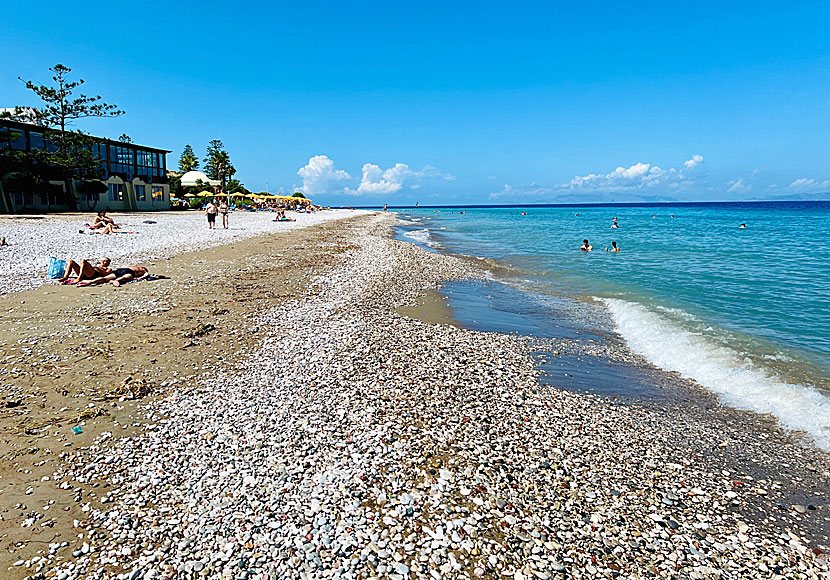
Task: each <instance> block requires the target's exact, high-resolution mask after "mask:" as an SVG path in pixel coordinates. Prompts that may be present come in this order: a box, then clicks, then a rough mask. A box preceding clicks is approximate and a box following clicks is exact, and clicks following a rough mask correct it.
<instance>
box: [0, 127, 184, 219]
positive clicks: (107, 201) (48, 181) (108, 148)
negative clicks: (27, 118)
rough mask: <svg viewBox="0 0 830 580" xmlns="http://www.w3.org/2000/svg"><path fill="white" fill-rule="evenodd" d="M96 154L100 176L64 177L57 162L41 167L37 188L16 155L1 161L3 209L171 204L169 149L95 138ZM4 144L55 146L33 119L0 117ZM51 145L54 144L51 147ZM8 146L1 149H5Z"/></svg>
mask: <svg viewBox="0 0 830 580" xmlns="http://www.w3.org/2000/svg"><path fill="white" fill-rule="evenodd" d="M92 141H93V147H92V154H93V155H94V156H95V158H96V159H98V160H99V161H100V163H101V169H102V179H100V180H92V181H90V180H78V179H70V180H64V179H63V176H62V175H60V172H59V171H57V170H56V168H54V167H44V168H42V169H39V170H38V171H39V173H40V175H39V177H40V178H41V179H40V180H39V183H38V185H37V186H36V187H32V186H31V185H30V184H28V183H27V182H26V181H25V180H22V179H19V178H18V177H19V173H20V172H18V171H16V170H15V169H16V168H15V166H14V162H13V157H11V156H6V159H9V158H11V159H12V162H11V163H10V164H3V165H0V213H21V212H44V211H71V210H80V211H94V210H102V209H105V210H110V211H153V210H162V209H169V208H170V186H169V185H168V183H167V154H168V153H170V150H168V149H159V148H156V147H146V146H143V145H136V144H135V143H124V142H121V141H114V140H112V139H107V138H105V137H92ZM0 148H2V149H5V150H6V152H7V153H8V152H13V151H32V150H36V149H40V150H46V151H49V150H55V149H56V147H55V145H54V144H51V143H49V142H48V140H47V139H46V138H45V137H44V128H43V127H42V126H40V125H37V124H35V123H30V122H21V121H17V120H11V119H2V118H0ZM50 148H51V149H50ZM2 153H3V151H0V154H2Z"/></svg>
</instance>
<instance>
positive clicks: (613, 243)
mask: <svg viewBox="0 0 830 580" xmlns="http://www.w3.org/2000/svg"><path fill="white" fill-rule="evenodd" d="M605 251H606V252H607V251H608V248H605ZM611 251H612V252H619V251H620V249H619V248H618V247H617V242H611Z"/></svg>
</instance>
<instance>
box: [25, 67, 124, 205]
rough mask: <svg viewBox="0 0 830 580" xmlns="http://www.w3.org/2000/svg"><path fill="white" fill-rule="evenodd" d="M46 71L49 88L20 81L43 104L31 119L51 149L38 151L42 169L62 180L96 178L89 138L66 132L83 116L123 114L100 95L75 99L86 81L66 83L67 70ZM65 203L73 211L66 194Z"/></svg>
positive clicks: (97, 167)
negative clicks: (49, 169) (52, 169)
mask: <svg viewBox="0 0 830 580" xmlns="http://www.w3.org/2000/svg"><path fill="white" fill-rule="evenodd" d="M49 70H50V71H52V72H53V73H54V76H53V77H52V80H53V81H54V85H52V86H49V85H39V84H35V83H34V82H32V81H23V79H20V80H21V81H23V82H24V84H25V85H26V88H27V89H29V90H30V91H32V92H34V93H35V94H36V95H37V96H38V97H40V99H41V101H43V106H42V107H40V108H38V109H36V110H35V112H34V117H35V121H36V122H37V123H38V124H39V125H42V126H43V127H44V130H43V137H44V140H45V141H46V142H47V143H49V144H51V145H52V147H46V148H45V150H44V151H42V152H39V155H40V157H41V160H40V161H41V163H43V165H44V166H50V167H55V168H57V169H58V170H59V172H60V173H61V176H62V178H63V179H64V180H65V181H69V180H71V179H73V178H74V179H91V178H97V177H100V175H101V165H100V161H99V160H98V159H96V158H95V156H94V155H93V154H92V144H93V141H92V138H91V137H90V136H89V135H87V134H86V133H84V132H82V131H80V130H74V131H72V130H70V125H72V124H73V123H74V122H75V121H77V120H78V119H84V118H87V117H118V116H119V115H123V114H124V111H121V110H120V109H119V108H118V107H117V106H116V105H110V104H107V103H104V102H102V101H101V98H102V97H101V96H100V95H98V96H94V97H90V96H87V95H85V94H83V93H82V94H80V95H77V96H75V95H74V91H75V89H77V88H78V87H80V86H82V85H83V84H84V83H85V82H86V81H84V79H80V80H77V81H70V80H69V73H70V72H72V69H71V68H69V67H66V66H64V65H62V64H56V65H55V66H53V67H52V68H50V69H49ZM68 201H69V203H70V206H71V209H77V204H76V200H75V198H74V196H71V195H70V196H69V198H68Z"/></svg>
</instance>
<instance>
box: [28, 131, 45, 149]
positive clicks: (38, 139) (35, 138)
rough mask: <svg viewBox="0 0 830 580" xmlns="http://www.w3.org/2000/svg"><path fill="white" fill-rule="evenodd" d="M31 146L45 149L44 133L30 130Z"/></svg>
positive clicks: (31, 147)
mask: <svg viewBox="0 0 830 580" xmlns="http://www.w3.org/2000/svg"><path fill="white" fill-rule="evenodd" d="M29 148H30V149H38V150H40V151H43V134H42V133H35V132H34V131H29Z"/></svg>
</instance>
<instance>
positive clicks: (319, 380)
mask: <svg viewBox="0 0 830 580" xmlns="http://www.w3.org/2000/svg"><path fill="white" fill-rule="evenodd" d="M318 215H321V216H325V217H327V218H328V217H330V218H342V217H346V216H352V215H356V212H345V211H344V212H342V213H338V212H325V213H323V214H315V215H312V216H303V215H299V216H297V217H298V222H296V224H297V225H312V224H311V223H310V222H309V223H305V222H304V220H303V218H306V219H315V218H317V216H318ZM246 217H248V216H246ZM51 219H52V218H50V220H51ZM130 219H133V220H137V223H136V227H139V226H138V224H139V223H141V222H142V221H143V220H144V219H149V220H154V221H156V222H157V223H156V224H145V225H146V226H147V227H148V228H150V227H152V228H153V230H152V231H153V232H162V231H168V232H169V231H173V230H175V231H177V232H178V233H177V234H176V236H181V237H175V238H174V237H166V238H165V237H164V236H156V235H141V236H138V235H137V236H134V237H131V238H129V240H130V241H129V242H126V241H125V242H123V243H124V246H123V247H122V246H118V247H116V246H115V245H110V246H108V247H102V246H98V245H95V244H101V243H110V244H120V243H122V239H126V237H117V238H115V239H114V240H112V241H111V240H101V238H103V236H85V235H82V234H78V233H77V229H78V228H77V227H76V228H75V233H74V235H73V234H72V233H71V224H67V223H64V222H63V220H62V218H57V219H55V220H54V221H53V222H50V223H51V224H52V225H50V226H49V228H51V229H47V228H44V229H43V230H42V231H41V230H40V229H39V228H40V224H38V228H37V229H38V233H37V235H38V236H42V238H38V239H39V240H41V239H42V242H38V245H39V246H42V250H41V251H40V253H38V254H37V255H35V256H29V255H26V253H25V252H22V251H20V252H18V253H17V254H8V253H5V252H6V251H7V250H11V251H12V252H15V251H17V250H15V245H14V244H15V240H16V239H22V238H23V237H24V236H26V235H29V234H27V233H26V232H29V231H33V230H34V229H36V228H31V226H30V227H28V228H27V229H26V232H23V231H22V230H21V231H20V232H17V231H15V230H14V229H13V228H14V225H11V226H7V223H6V221H4V222H2V223H0V225H2V227H3V228H4V230H3V231H4V232H5V234H4V235H6V237H7V239H8V240H9V242H10V243H12V245H11V246H10V248H3V249H2V250H3V251H4V253H3V254H2V259H3V260H4V261H5V260H6V259H7V257H8V256H12V257H13V258H14V260H13V263H14V264H15V265H14V266H13V267H14V268H15V269H13V270H12V273H13V274H14V275H13V276H11V277H7V278H8V279H7V281H5V282H3V283H4V284H5V286H2V287H0V291H2V292H13V291H17V290H25V289H29V288H33V287H35V286H37V285H38V284H39V283H40V282H38V281H37V280H40V279H41V278H42V276H40V277H39V278H35V277H31V276H28V275H27V274H26V272H31V271H32V269H33V268H40V269H41V270H42V269H44V268H45V262H44V259H43V258H44V256H45V257H47V259H48V256H49V255H55V254H70V255H78V254H81V255H96V256H97V255H102V253H106V254H107V255H110V256H111V257H112V258H113V259H114V260H116V259H133V258H136V259H137V258H139V257H146V256H149V255H153V256H164V255H166V254H167V253H175V252H176V251H180V248H181V247H183V246H184V245H185V244H187V245H188V246H189V247H191V249H193V246H194V245H200V244H201V245H204V246H205V247H207V246H210V245H215V244H217V243H222V242H221V240H220V239H219V237H218V236H225V238H222V239H226V240H227V241H228V242H230V241H231V239H233V241H239V239H240V237H245V236H251V237H253V236H256V235H260V234H262V233H263V232H266V231H273V230H274V229H276V227H278V226H284V225H286V224H274V223H273V222H270V223H269V220H270V219H271V218H270V216H267V215H266V216H262V217H261V216H251V219H252V221H250V222H246V227H248V226H247V224H248V223H250V224H251V225H250V227H249V228H248V229H246V230H244V231H239V232H236V233H234V232H235V230H233V229H231V230H228V232H222V231H221V230H217V231H216V232H209V231H208V230H207V228H206V227H205V226H204V224H203V223H202V222H203V219H202V216H195V215H193V216H186V217H181V216H172V215H171V216H165V215H156V214H153V216H152V217H145V216H130ZM168 219H169V220H171V221H170V223H167V222H166V221H165V220H168ZM191 219H192V220H193V225H192V227H190V225H189V224H190V221H187V222H186V223H187V227H183V226H182V221H175V220H191ZM321 219H322V218H321ZM197 220H198V223H197ZM258 220H262V221H261V223H260V221H258ZM117 221H119V220H118V218H117ZM349 221H350V222H353V225H352V226H351V227H350V229H348V231H347V233H346V234H344V235H345V236H346V239H345V240H344V241H343V247H344V248H345V249H344V251H342V252H341V253H340V254H339V255H338V259H337V261H336V263H335V264H333V265H331V266H329V267H327V268H326V269H325V270H324V271H321V272H320V273H318V274H316V275H315V276H314V277H313V278H312V279H311V280H309V283H308V284H307V285H306V286H305V289H304V290H303V292H302V295H301V296H298V297H296V298H294V299H291V300H287V301H284V302H282V303H281V304H279V305H277V306H275V307H274V308H273V309H271V310H270V311H268V312H267V313H265V314H263V316H262V317H260V318H259V319H258V320H257V324H258V325H260V326H262V327H263V328H264V329H265V331H264V332H265V336H264V337H263V338H262V339H261V340H258V341H257V342H256V343H255V344H250V345H248V350H247V352H246V354H245V356H239V357H237V358H235V359H234V360H225V361H223V362H222V363H221V364H220V365H218V366H217V367H216V370H215V372H212V373H210V374H209V375H205V376H204V377H202V378H200V379H199V381H198V384H197V385H196V386H195V387H194V388H191V389H187V390H184V389H172V390H171V391H170V392H168V393H166V394H165V395H163V396H159V397H155V398H153V399H151V400H148V401H146V403H143V404H142V405H141V406H140V407H138V408H137V410H136V413H137V414H138V415H140V420H139V419H137V420H136V421H135V422H132V423H130V426H131V427H135V429H136V430H137V434H135V435H134V436H123V435H122V434H121V433H120V432H119V431H121V430H125V429H126V427H127V424H126V423H125V424H118V423H117V422H113V423H112V426H111V428H110V429H108V430H106V431H104V432H102V433H101V434H100V435H99V436H98V437H97V438H96V439H95V440H94V441H93V442H92V443H91V444H90V445H88V446H85V447H83V448H75V449H73V452H72V453H71V454H70V453H67V454H66V455H64V456H63V457H62V461H61V462H59V463H57V464H56V466H55V468H54V471H53V472H52V473H51V474H50V475H49V476H47V480H46V481H45V482H44V483H43V484H44V485H48V486H52V487H54V489H55V490H57V493H58V494H62V496H63V497H64V501H65V502H66V503H70V502H71V503H75V504H79V505H81V509H82V512H83V514H84V515H83V516H82V517H78V519H76V520H74V522H73V530H74V535H73V537H72V538H71V540H70V539H68V538H63V539H60V540H54V539H53V540H52V541H48V542H43V543H42V545H41V546H40V548H39V549H38V551H37V554H36V555H32V556H27V557H26V558H23V557H18V558H17V559H16V560H14V561H13V562H12V563H11V564H10V565H9V566H8V571H7V574H9V575H13V576H10V577H14V578H29V579H31V580H40V579H43V578H57V579H58V580H77V579H81V578H100V579H103V578H108V579H109V578H112V579H115V578H117V579H119V580H122V579H129V580H137V579H139V578H141V579H145V580H151V579H156V578H164V579H172V578H194V579H195V578H222V579H225V578H227V579H234V580H236V579H240V580H241V579H252V580H265V579H276V578H303V579H316V578H342V579H362V578H367V579H368V578H390V579H394V580H406V579H410V578H412V579H414V578H419V579H421V578H422V579H436V580H438V579H442V578H446V579H451V578H466V579H474V578H512V579H514V580H526V579H527V580H529V579H533V578H539V579H541V580H546V579H548V578H552V579H560V578H631V579H639V578H695V579H708V578H723V579H731V578H771V579H790V578H804V579H808V578H809V579H821V578H830V565H828V564H829V563H828V560H827V558H826V555H825V552H824V549H823V548H822V544H821V542H820V541H818V540H817V539H816V538H814V537H810V534H808V533H806V532H805V529H803V528H800V527H799V526H798V522H799V521H801V520H802V519H806V518H811V517H812V518H824V505H823V499H821V498H823V497H824V493H825V491H826V481H827V477H828V475H830V472H828V466H830V463H828V461H827V459H826V455H825V454H822V453H821V452H819V451H818V450H816V449H815V448H811V447H809V446H806V447H805V445H807V444H806V443H804V442H803V441H801V440H799V439H797V438H790V437H789V435H787V434H785V433H783V432H780V430H779V431H776V430H775V428H774V427H769V429H770V431H769V432H765V433H764V435H763V436H762V437H758V436H757V434H756V433H754V432H753V433H747V432H746V431H745V430H743V427H741V426H740V425H738V424H735V425H732V424H731V423H728V422H727V423H724V424H723V425H721V424H707V423H705V422H704V421H702V420H698V418H697V417H695V416H694V415H693V414H692V415H689V416H685V417H673V416H672V414H671V413H670V412H668V411H667V410H665V409H663V410H655V409H652V408H649V407H648V406H644V405H636V404H628V403H625V402H622V401H618V400H614V399H612V398H606V397H599V396H595V395H590V394H582V393H576V392H570V391H566V390H562V389H558V388H556V387H555V385H549V384H546V385H543V384H541V383H540V381H539V370H538V369H537V366H536V363H535V361H534V359H533V357H532V356H531V354H532V352H533V350H534V349H537V348H538V347H539V345H538V343H536V342H534V341H532V340H529V339H528V338H526V337H522V336H513V335H506V334H500V333H495V332H476V331H473V330H469V329H465V328H460V327H458V326H453V325H446V324H431V323H427V322H423V321H421V320H419V319H418V318H417V317H408V316H403V315H402V314H400V313H399V309H400V308H401V307H407V306H412V305H413V304H416V303H417V301H418V299H419V298H420V297H422V296H423V294H424V293H425V292H427V291H435V290H438V289H440V287H441V285H442V284H444V283H445V282H446V281H449V280H459V279H465V278H476V277H484V276H486V272H484V271H482V270H479V269H478V267H477V266H475V265H473V264H472V263H471V261H468V260H463V259H459V258H457V257H453V256H449V255H445V254H439V253H434V252H427V251H426V250H423V249H421V248H419V247H417V246H415V245H412V244H408V243H405V242H401V241H397V240H394V239H393V237H392V235H391V231H390V227H391V226H392V225H393V224H394V223H395V221H396V218H395V217H394V216H393V215H391V214H373V215H364V216H362V217H358V218H357V220H349ZM231 225H232V228H233V225H234V216H232V221H231ZM287 225H289V226H292V225H294V224H287ZM9 227H11V228H12V229H9ZM60 228H63V229H60ZM269 228H270V229H269ZM202 229H203V230H204V231H202ZM64 230H65V232H64ZM10 231H11V232H12V233H8V232H10ZM32 235H34V234H32ZM212 236H214V237H212ZM80 239H82V240H83V242H82V244H93V245H78V243H77V240H80ZM87 240H89V241H87ZM135 240H139V241H135ZM154 240H155V242H154ZM321 243H322V241H321ZM62 244H68V245H62ZM73 244H74V245H73ZM21 247H22V244H21ZM7 263H8V262H7ZM24 266H25V267H24ZM11 295H12V294H9V295H7V297H6V298H8V296H11ZM164 380H165V377H159V381H160V382H161V381H164ZM736 423H737V422H736ZM680 432H682V433H683V435H682V436H681V435H678V433H680ZM742 438H746V444H745V445H743V446H741V447H740V449H741V450H740V451H738V452H736V455H737V456H742V459H741V460H742V461H743V460H746V456H747V455H750V456H751V460H752V461H754V462H756V463H757V464H759V465H762V466H763V467H764V468H763V469H761V472H760V473H754V475H750V474H749V473H748V472H747V471H746V470H744V469H743V467H742V466H730V465H728V464H724V463H723V462H722V461H721V462H715V461H713V460H711V458H709V457H706V456H705V454H704V453H702V452H701V451H700V448H695V447H694V445H695V443H694V442H697V443H698V444H699V443H700V442H701V441H710V442H711V444H712V447H715V448H717V447H718V446H721V445H722V441H724V440H729V441H732V442H741V440H742ZM766 438H771V439H774V440H775V441H776V446H774V448H773V446H772V444H771V443H769V444H768V445H765V443H764V439H766ZM752 445H755V446H757V447H752ZM781 457H786V458H787V461H788V462H791V464H792V467H793V469H794V470H795V472H796V473H797V475H793V476H792V478H791V479H792V480H787V481H782V479H783V478H778V477H776V476H775V474H774V473H773V468H772V467H771V466H773V465H776V464H779V465H780V463H781V461H782V460H781ZM795 479H797V480H799V482H798V483H794V480H795ZM793 485H799V486H801V487H800V488H799V490H800V491H802V492H804V493H805V494H806V493H807V492H809V493H810V494H812V496H811V497H813V498H818V499H813V500H811V501H812V503H810V502H808V501H806V499H805V500H804V505H802V504H800V503H799V504H795V505H790V503H787V505H784V506H783V509H781V508H779V507H778V506H776V505H775V504H776V500H774V498H776V497H778V495H780V493H781V489H782V488H788V487H791V486H793ZM91 486H94V493H92V494H88V492H87V490H89V489H90V488H91ZM82 490H83V491H82ZM805 497H806V495H805ZM2 498H3V496H2V494H0V500H2ZM15 508H17V509H7V510H6V513H5V514H4V516H3V517H4V519H8V518H11V517H17V518H18V519H19V520H20V522H21V523H20V525H23V526H26V527H30V528H34V527H43V525H44V524H45V523H47V522H49V521H50V520H53V519H55V518H58V517H60V514H55V512H54V511H49V510H48V509H41V508H43V506H31V505H30V506H25V509H22V508H20V507H19V506H15ZM12 512H17V513H12ZM758 514H761V515H758ZM824 519H826V518H824ZM782 522H783V523H782ZM47 539H48V538H47ZM4 570H6V568H5V567H4Z"/></svg>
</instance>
